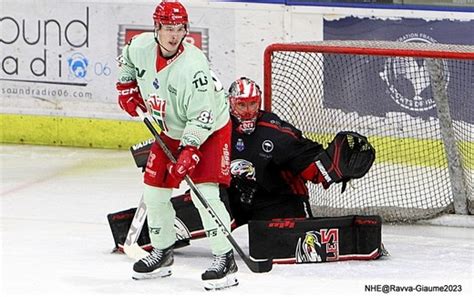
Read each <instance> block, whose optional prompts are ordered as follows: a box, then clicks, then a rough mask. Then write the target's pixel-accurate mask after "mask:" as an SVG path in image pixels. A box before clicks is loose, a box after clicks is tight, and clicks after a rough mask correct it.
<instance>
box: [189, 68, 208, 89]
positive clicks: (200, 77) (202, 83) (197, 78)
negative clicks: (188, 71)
mask: <svg viewBox="0 0 474 297" xmlns="http://www.w3.org/2000/svg"><path fill="white" fill-rule="evenodd" d="M192 84H193V86H194V88H195V89H197V91H198V92H206V91H207V87H206V86H207V85H208V84H209V79H208V78H207V76H206V74H205V73H204V71H202V70H199V71H198V72H196V73H194V75H193V81H192Z"/></svg>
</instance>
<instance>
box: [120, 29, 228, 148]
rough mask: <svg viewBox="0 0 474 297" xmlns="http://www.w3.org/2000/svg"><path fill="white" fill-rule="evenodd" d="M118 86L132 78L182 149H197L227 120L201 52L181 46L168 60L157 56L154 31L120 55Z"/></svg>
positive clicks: (222, 96)
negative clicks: (188, 147) (183, 147)
mask: <svg viewBox="0 0 474 297" xmlns="http://www.w3.org/2000/svg"><path fill="white" fill-rule="evenodd" d="M119 61H120V65H119V66H120V69H119V78H118V80H119V81H120V82H129V81H132V80H136V81H137V83H138V86H139V88H140V93H141V95H142V97H143V100H144V101H145V103H146V105H147V107H148V111H149V112H150V113H151V114H152V116H153V117H154V119H155V120H156V121H157V122H158V124H159V125H160V127H161V128H162V129H163V132H164V133H165V134H166V135H167V136H169V137H171V138H173V139H176V140H180V141H181V145H183V146H185V145H192V146H197V147H199V146H200V145H201V144H203V143H204V141H206V139H207V138H208V137H209V136H210V135H211V134H212V133H213V132H214V131H216V130H218V129H220V128H222V127H223V126H224V125H225V124H226V123H227V122H228V121H229V106H228V102H227V99H226V97H225V94H224V90H222V89H221V90H216V89H215V88H214V82H213V78H212V76H211V72H210V69H209V63H208V61H207V58H206V56H205V55H204V54H203V53H202V51H201V50H199V49H198V48H196V47H195V46H194V45H191V44H189V43H186V42H183V46H182V47H180V49H179V50H178V53H177V54H176V55H175V56H174V57H173V58H171V59H168V60H166V59H164V58H163V57H161V56H160V55H159V54H158V44H157V43H156V42H155V39H154V35H153V33H142V34H140V35H138V36H136V37H135V38H134V39H133V40H132V41H131V42H130V43H129V44H128V45H126V46H125V47H124V49H123V52H122V55H121V56H120V57H119Z"/></svg>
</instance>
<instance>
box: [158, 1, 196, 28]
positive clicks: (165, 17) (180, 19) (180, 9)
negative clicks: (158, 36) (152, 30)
mask: <svg viewBox="0 0 474 297" xmlns="http://www.w3.org/2000/svg"><path fill="white" fill-rule="evenodd" d="M153 21H154V22H155V26H157V25H160V24H162V25H179V24H184V25H186V27H187V26H188V13H187V11H186V8H184V6H183V5H182V4H181V3H179V2H178V1H173V2H171V1H163V2H161V3H160V4H158V6H157V7H156V9H155V13H153Z"/></svg>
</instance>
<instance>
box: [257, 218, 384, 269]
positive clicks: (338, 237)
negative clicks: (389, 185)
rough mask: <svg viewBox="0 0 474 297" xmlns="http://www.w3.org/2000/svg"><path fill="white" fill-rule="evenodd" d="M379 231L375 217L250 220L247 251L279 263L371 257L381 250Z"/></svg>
mask: <svg viewBox="0 0 474 297" xmlns="http://www.w3.org/2000/svg"><path fill="white" fill-rule="evenodd" d="M381 234H382V223H381V218H380V217H379V216H344V217H333V218H309V219H277V220H271V221H250V222H249V250H250V256H251V257H252V258H254V259H268V258H271V259H274V260H273V262H274V263H279V264H293V263H317V262H332V261H342V260H373V259H377V258H379V257H380V256H381V255H382V253H383V245H382V235H381ZM295 247H296V248H295Z"/></svg>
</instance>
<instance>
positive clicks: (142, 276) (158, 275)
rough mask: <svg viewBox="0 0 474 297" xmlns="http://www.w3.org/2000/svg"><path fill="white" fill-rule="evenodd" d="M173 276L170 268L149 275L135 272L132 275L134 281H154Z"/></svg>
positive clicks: (163, 268)
mask: <svg viewBox="0 0 474 297" xmlns="http://www.w3.org/2000/svg"><path fill="white" fill-rule="evenodd" d="M170 275H171V269H170V268H169V267H162V268H159V269H158V270H155V271H153V272H148V273H140V272H135V273H134V274H133V275H132V279H134V280H143V279H154V278H164V277H168V276H170Z"/></svg>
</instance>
